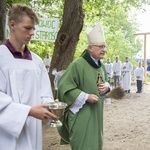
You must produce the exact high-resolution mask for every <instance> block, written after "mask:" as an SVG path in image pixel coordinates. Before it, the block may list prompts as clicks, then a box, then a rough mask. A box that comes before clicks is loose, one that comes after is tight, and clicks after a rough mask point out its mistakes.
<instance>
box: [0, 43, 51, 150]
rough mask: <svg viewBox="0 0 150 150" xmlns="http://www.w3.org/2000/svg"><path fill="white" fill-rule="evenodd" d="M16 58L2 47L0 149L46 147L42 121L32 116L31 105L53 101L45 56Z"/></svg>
mask: <svg viewBox="0 0 150 150" xmlns="http://www.w3.org/2000/svg"><path fill="white" fill-rule="evenodd" d="M31 55H32V60H25V59H15V58H14V57H13V55H12V54H11V52H10V51H9V50H8V49H7V47H6V46H4V45H1V46H0V150H8V149H10V150H42V123H41V120H38V119H35V118H33V117H31V116H28V113H29V111H30V108H31V106H35V105H38V104H41V103H45V102H48V101H53V95H52V92H51V86H50V80H49V77H48V74H47V71H46V68H45V66H44V63H43V61H42V59H41V58H40V57H39V56H37V55H36V54H34V53H33V52H31Z"/></svg>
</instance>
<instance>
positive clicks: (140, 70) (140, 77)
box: [134, 67, 144, 81]
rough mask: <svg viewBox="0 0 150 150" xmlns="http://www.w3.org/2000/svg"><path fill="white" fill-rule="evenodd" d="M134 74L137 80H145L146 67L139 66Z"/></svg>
mask: <svg viewBox="0 0 150 150" xmlns="http://www.w3.org/2000/svg"><path fill="white" fill-rule="evenodd" d="M134 76H135V78H136V80H141V81H143V80H144V68H143V67H137V68H136V69H135V70H134Z"/></svg>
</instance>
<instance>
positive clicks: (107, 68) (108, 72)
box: [105, 63, 113, 78]
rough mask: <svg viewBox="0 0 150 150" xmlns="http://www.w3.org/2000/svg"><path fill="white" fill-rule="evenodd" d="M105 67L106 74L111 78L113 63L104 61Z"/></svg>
mask: <svg viewBox="0 0 150 150" xmlns="http://www.w3.org/2000/svg"><path fill="white" fill-rule="evenodd" d="M105 69H106V72H107V76H108V77H110V78H112V76H113V64H112V63H105Z"/></svg>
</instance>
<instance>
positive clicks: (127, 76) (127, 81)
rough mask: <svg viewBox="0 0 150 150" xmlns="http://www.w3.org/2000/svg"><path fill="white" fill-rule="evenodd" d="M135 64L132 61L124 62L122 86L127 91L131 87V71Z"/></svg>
mask: <svg viewBox="0 0 150 150" xmlns="http://www.w3.org/2000/svg"><path fill="white" fill-rule="evenodd" d="M132 69H133V65H132V64H131V63H130V62H124V63H123V64H122V70H121V71H122V88H123V89H124V90H126V91H128V90H130V88H131V71H132Z"/></svg>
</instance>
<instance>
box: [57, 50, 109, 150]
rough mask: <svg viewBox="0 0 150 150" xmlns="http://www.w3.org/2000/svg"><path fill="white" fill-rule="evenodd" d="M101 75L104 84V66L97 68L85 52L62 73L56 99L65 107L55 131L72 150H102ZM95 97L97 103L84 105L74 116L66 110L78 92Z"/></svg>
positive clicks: (105, 80) (100, 65)
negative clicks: (99, 84)
mask: <svg viewBox="0 0 150 150" xmlns="http://www.w3.org/2000/svg"><path fill="white" fill-rule="evenodd" d="M99 73H100V75H101V77H102V79H103V81H104V82H107V74H106V71H105V67H104V65H103V64H102V63H101V62H100V61H99V65H96V64H95V63H94V61H93V60H92V58H91V57H90V56H89V54H88V51H87V50H86V51H85V52H84V53H83V54H82V56H81V57H79V58H78V59H76V60H75V61H74V62H72V63H71V64H70V65H69V67H68V68H67V70H66V72H65V73H64V74H63V76H62V78H61V80H60V82H59V87H58V92H57V98H58V99H59V100H60V101H62V102H65V103H67V104H68V107H67V108H66V110H65V113H64V115H63V117H62V118H61V121H62V123H63V126H62V127H59V128H58V132H59V134H60V136H61V144H70V145H71V148H72V150H102V145H103V105H104V96H101V95H100V94H99V92H98V88H97V77H98V74H99ZM82 91H83V92H85V93H88V94H95V95H97V96H98V97H99V98H100V100H99V101H98V102H97V103H94V104H92V103H89V102H86V103H85V104H84V105H83V107H82V108H81V109H79V111H78V112H77V113H76V114H73V113H72V112H71V111H70V110H69V108H70V107H71V106H72V105H73V104H74V102H75V101H76V100H77V98H78V96H79V95H80V93H81V92H82Z"/></svg>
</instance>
